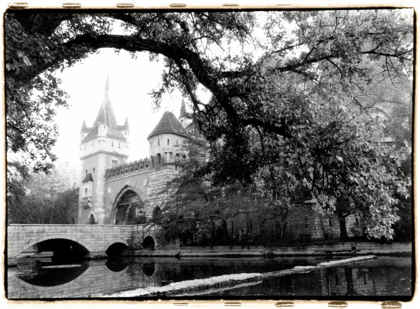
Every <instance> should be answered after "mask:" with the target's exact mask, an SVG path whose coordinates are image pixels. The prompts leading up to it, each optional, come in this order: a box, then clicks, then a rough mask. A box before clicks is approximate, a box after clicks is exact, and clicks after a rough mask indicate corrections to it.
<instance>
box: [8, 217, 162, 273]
mask: <svg viewBox="0 0 420 309" xmlns="http://www.w3.org/2000/svg"><path fill="white" fill-rule="evenodd" d="M159 229H160V228H159V226H158V225H155V224H141V225H73V224H11V225H9V226H8V227H7V259H8V264H9V265H10V264H14V263H16V258H17V257H18V256H19V255H20V254H22V253H25V252H27V253H29V252H31V253H32V254H35V253H40V252H43V251H52V252H53V253H54V256H57V255H61V256H69V254H73V255H77V256H81V257H84V258H98V257H105V256H106V255H110V254H113V253H115V252H117V251H122V250H124V249H128V248H134V249H142V248H148V249H155V248H157V247H158V246H159V244H158V242H157V239H156V234H157V232H158V231H159Z"/></svg>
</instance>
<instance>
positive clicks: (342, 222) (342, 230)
mask: <svg viewBox="0 0 420 309" xmlns="http://www.w3.org/2000/svg"><path fill="white" fill-rule="evenodd" d="M338 220H339V222H340V239H341V240H347V239H348V238H349V237H348V235H347V228H346V217H345V216H343V215H339V216H338Z"/></svg>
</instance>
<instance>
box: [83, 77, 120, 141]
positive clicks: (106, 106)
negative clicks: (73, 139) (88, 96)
mask: <svg viewBox="0 0 420 309" xmlns="http://www.w3.org/2000/svg"><path fill="white" fill-rule="evenodd" d="M101 124H102V125H106V126H107V127H108V131H107V136H110V137H115V138H119V139H123V140H126V138H125V137H124V136H123V135H122V134H121V133H120V132H119V131H120V128H119V126H118V124H117V118H116V117H115V113H114V109H113V108H112V104H111V99H110V97H109V76H108V77H107V80H106V84H105V96H104V99H103V101H102V105H101V107H100V109H99V111H98V115H97V116H96V119H95V122H94V123H93V127H92V129H91V130H90V132H89V134H88V135H86V137H85V138H84V140H88V139H90V138H92V137H95V136H97V135H98V127H99V125H101ZM127 125H128V123H127Z"/></svg>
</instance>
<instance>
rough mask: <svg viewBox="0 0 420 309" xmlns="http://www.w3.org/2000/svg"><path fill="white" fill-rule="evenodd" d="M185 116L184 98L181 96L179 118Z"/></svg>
mask: <svg viewBox="0 0 420 309" xmlns="http://www.w3.org/2000/svg"><path fill="white" fill-rule="evenodd" d="M185 117H187V109H186V108H185V101H184V98H182V101H181V112H180V113H179V118H185Z"/></svg>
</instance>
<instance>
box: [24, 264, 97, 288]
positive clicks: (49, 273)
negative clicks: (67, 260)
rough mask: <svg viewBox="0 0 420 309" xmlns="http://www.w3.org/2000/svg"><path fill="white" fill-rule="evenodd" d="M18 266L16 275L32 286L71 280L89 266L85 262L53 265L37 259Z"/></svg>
mask: <svg viewBox="0 0 420 309" xmlns="http://www.w3.org/2000/svg"><path fill="white" fill-rule="evenodd" d="M29 262H30V264H26V265H25V264H23V265H22V264H21V265H20V266H18V273H17V274H16V277H17V278H19V279H20V280H22V281H24V282H27V283H29V284H31V285H34V286H40V287H51V286H58V285H62V284H65V283H68V282H71V281H73V280H75V279H76V278H78V277H79V276H81V275H82V274H83V273H84V272H85V271H86V269H87V268H88V267H89V266H88V264H87V262H83V263H79V264H74V263H72V264H61V265H55V264H53V263H52V262H49V263H48V262H47V263H42V262H41V261H39V260H33V261H29Z"/></svg>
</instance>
